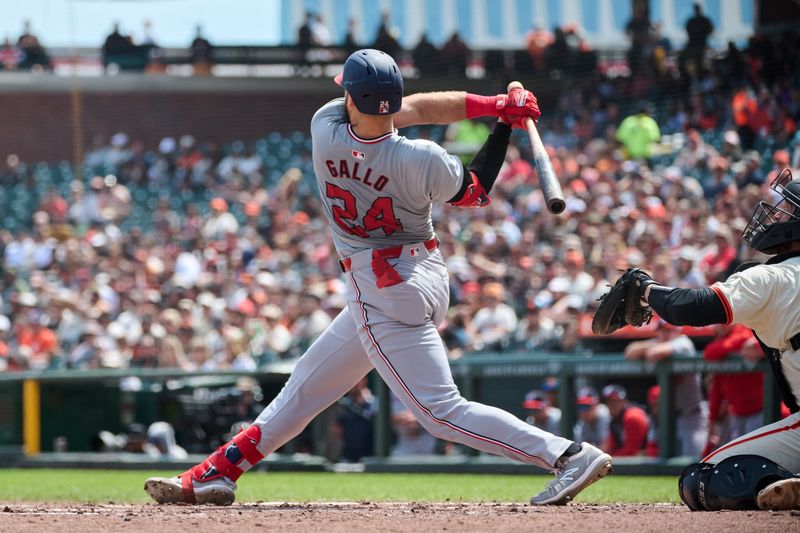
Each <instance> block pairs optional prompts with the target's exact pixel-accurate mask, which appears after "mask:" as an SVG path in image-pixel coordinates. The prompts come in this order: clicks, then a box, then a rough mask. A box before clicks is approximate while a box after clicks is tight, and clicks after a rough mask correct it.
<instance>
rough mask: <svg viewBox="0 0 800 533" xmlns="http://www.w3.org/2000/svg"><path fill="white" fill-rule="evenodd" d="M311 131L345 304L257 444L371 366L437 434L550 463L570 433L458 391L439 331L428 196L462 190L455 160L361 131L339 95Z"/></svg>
mask: <svg viewBox="0 0 800 533" xmlns="http://www.w3.org/2000/svg"><path fill="white" fill-rule="evenodd" d="M311 135H312V138H313V158H314V169H315V171H316V174H317V181H318V184H319V188H320V192H321V194H322V198H323V203H324V204H325V210H326V213H327V215H328V218H329V222H330V226H331V229H332V230H333V236H334V241H335V243H336V247H337V249H338V251H339V254H340V255H341V256H342V257H343V260H342V262H341V263H340V264H341V266H342V267H343V270H345V272H346V280H347V300H348V302H347V303H348V309H346V310H344V311H342V313H340V314H339V316H337V317H336V319H335V320H334V321H333V322H332V323H331V325H330V326H328V328H326V329H325V331H324V332H323V333H322V335H320V336H319V338H318V339H317V340H316V342H314V344H312V345H311V347H310V348H309V349H308V350H307V351H306V353H305V354H303V357H301V358H300V360H299V361H298V363H297V366H296V367H295V369H294V371H293V372H292V375H291V377H290V378H289V381H288V382H287V383H286V386H285V387H284V389H283V390H282V391H281V393H280V394H279V395H278V397H277V398H275V400H274V401H273V402H272V403H271V404H270V405H269V406H267V408H266V409H265V410H264V412H262V413H261V415H260V416H259V417H258V419H257V420H256V421H255V424H256V425H257V426H259V427H260V428H261V432H262V441H261V444H260V445H259V449H260V450H261V451H262V453H264V454H265V455H266V454H268V453H271V452H272V451H274V450H275V449H276V448H277V447H278V446H280V445H281V444H283V443H284V442H286V441H287V440H288V439H290V438H291V437H293V436H294V435H296V434H297V433H298V432H299V431H300V430H301V429H302V428H303V427H304V426H305V425H306V424H307V423H308V421H309V420H311V418H313V417H314V416H316V414H317V413H319V412H320V411H322V410H323V409H324V408H325V407H327V406H328V405H330V404H331V402H333V401H335V400H336V399H338V398H339V397H340V396H341V395H342V394H344V393H345V392H347V391H348V390H349V389H350V388H351V387H352V386H353V384H354V383H356V381H358V379H359V378H361V377H362V376H363V375H364V374H365V373H366V372H367V371H368V370H369V368H370V367H374V368H375V369H376V370H377V371H378V373H379V374H380V376H381V378H382V379H383V380H384V381H385V382H386V384H387V385H388V386H389V388H390V389H391V390H392V392H393V393H394V394H395V396H397V398H398V399H399V400H400V401H401V402H402V403H403V405H404V406H405V407H406V408H407V409H408V410H410V411H411V412H412V413H413V414H414V417H415V418H416V419H417V420H418V421H419V423H420V424H421V425H422V427H424V428H425V429H426V430H427V431H428V432H429V433H430V434H431V435H433V436H434V437H437V438H440V439H446V440H450V441H454V442H458V443H461V444H465V445H468V446H471V447H473V448H476V449H478V450H481V451H485V452H490V453H494V454H499V455H504V456H506V457H509V458H512V459H515V460H517V461H521V462H525V463H531V464H537V465H539V466H542V467H544V468H553V465H554V464H555V462H556V460H557V459H558V458H559V457H560V456H561V455H562V454H563V453H564V451H565V450H566V449H567V448H568V447H569V446H570V444H571V443H570V441H568V440H566V439H562V438H560V437H556V436H555V435H552V434H550V433H547V432H545V431H542V430H540V429H538V428H535V427H533V426H529V425H527V424H525V422H523V421H522V420H519V419H518V418H517V417H515V416H514V415H512V414H510V413H507V412H505V411H502V410H500V409H498V408H496V407H491V406H488V405H482V404H479V403H476V402H469V401H467V400H466V399H465V398H463V397H462V396H461V394H460V393H459V391H458V388H457V387H456V385H455V382H454V381H453V376H452V374H451V372H450V364H449V362H448V359H447V350H446V349H445V347H444V343H443V342H442V338H441V337H440V336H439V332H438V331H437V326H438V325H439V324H440V323H441V322H442V320H443V319H444V316H445V313H446V312H447V306H448V302H449V297H450V294H449V285H448V275H447V266H446V264H445V262H444V259H443V258H442V255H441V253H440V252H439V250H438V249H437V247H436V244H435V241H434V240H433V239H432V237H433V228H432V223H431V204H432V203H433V202H447V201H448V200H450V199H451V198H452V197H453V196H455V195H456V194H457V193H458V191H459V190H460V188H461V183H462V180H463V177H462V173H463V166H462V164H461V162H460V161H459V160H458V159H456V158H455V157H453V156H451V155H449V154H447V153H446V152H445V151H444V150H442V149H441V148H439V147H438V146H436V145H435V144H433V143H430V142H427V141H410V140H408V139H405V138H404V137H401V136H399V135H397V134H396V132H391V133H387V134H386V135H384V136H382V137H380V138H377V139H369V140H368V139H359V138H358V137H357V136H356V135H355V133H354V132H353V130H352V129H351V128H350V125H349V123H348V122H347V120H346V116H345V107H344V100H343V99H338V100H334V101H332V102H330V103H328V104H326V105H325V106H323V107H322V108H321V109H320V110H319V111H318V112H317V113H316V114H315V115H314V118H313V119H312V121H311ZM387 257H388V259H387ZM389 261H391V263H389Z"/></svg>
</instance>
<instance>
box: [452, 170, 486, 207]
mask: <svg viewBox="0 0 800 533" xmlns="http://www.w3.org/2000/svg"><path fill="white" fill-rule="evenodd" d="M464 180H465V181H466V187H464V188H463V191H462V193H461V194H459V195H456V198H454V199H453V200H451V201H450V202H449V203H450V205H452V206H455V207H484V206H487V205H489V203H490V202H491V200H490V199H489V197H488V196H487V195H486V190H485V189H484V188H483V185H481V182H480V181H479V180H478V177H477V176H476V175H475V173H474V172H468V174H467V173H465V175H464Z"/></svg>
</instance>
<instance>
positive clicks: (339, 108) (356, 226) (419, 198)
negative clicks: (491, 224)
mask: <svg viewBox="0 0 800 533" xmlns="http://www.w3.org/2000/svg"><path fill="white" fill-rule="evenodd" d="M311 137H312V140H313V154H314V172H315V174H316V175H317V184H318V185H319V191H320V196H321V197H322V200H323V204H324V206H325V213H326V215H327V216H328V220H329V221H330V226H331V230H332V231H333V241H334V244H335V245H336V249H337V250H338V251H339V253H340V254H341V255H342V256H347V255H351V254H353V253H355V252H358V251H359V250H364V249H366V248H384V247H387V246H396V245H398V244H401V245H402V244H411V243H415V242H421V241H425V240H427V239H430V238H431V237H433V224H432V222H431V207H432V204H433V203H434V202H438V203H443V202H447V201H448V200H450V199H451V198H453V196H455V195H456V193H458V191H459V189H460V188H461V183H462V179H463V178H462V173H463V166H462V164H461V160H460V159H458V158H457V157H455V156H453V155H450V154H448V153H447V152H446V151H445V150H444V149H442V148H441V147H440V146H438V145H437V144H435V143H432V142H430V141H426V140H410V139H407V138H405V137H403V136H400V135H397V132H396V131H395V132H392V133H387V134H386V135H383V136H382V137H378V138H377V139H369V140H367V139H360V138H359V137H358V136H357V135H356V134H355V132H354V131H353V130H352V128H351V127H350V124H349V123H348V121H347V117H346V115H345V105H344V98H337V99H336V100H332V101H331V102H328V103H327V104H325V105H324V106H322V107H321V108H320V109H319V111H317V112H316V114H314V117H313V118H312V119H311Z"/></svg>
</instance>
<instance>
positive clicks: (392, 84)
mask: <svg viewBox="0 0 800 533" xmlns="http://www.w3.org/2000/svg"><path fill="white" fill-rule="evenodd" d="M334 81H335V82H336V83H338V84H339V85H341V86H342V87H344V89H345V90H346V91H347V92H348V93H349V94H350V98H352V100H353V103H354V104H355V106H356V109H358V110H359V111H361V112H362V113H364V114H365V115H388V114H391V113H397V112H398V111H400V107H401V106H402V105H403V76H402V75H401V74H400V69H399V68H397V63H395V62H394V59H392V57H391V56H390V55H388V54H385V53H383V52H381V51H380V50H373V49H370V48H365V49H364V50H358V51H357V52H353V53H352V54H350V57H348V58H347V61H345V63H344V70H343V71H342V73H341V74H339V75H338V76H336V77H335V78H334Z"/></svg>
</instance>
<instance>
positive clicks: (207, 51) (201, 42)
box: [189, 24, 214, 74]
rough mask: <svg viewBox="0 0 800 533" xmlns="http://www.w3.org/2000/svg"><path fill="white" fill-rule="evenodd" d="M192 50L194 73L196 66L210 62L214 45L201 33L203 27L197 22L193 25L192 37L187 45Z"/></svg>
mask: <svg viewBox="0 0 800 533" xmlns="http://www.w3.org/2000/svg"><path fill="white" fill-rule="evenodd" d="M189 48H190V49H191V51H192V63H193V64H194V66H195V74H197V72H196V70H197V68H198V66H201V65H208V64H210V63H211V62H212V55H211V54H212V52H213V50H214V47H213V46H211V43H210V42H209V41H208V39H206V38H205V36H204V35H203V27H202V26H200V25H199V24H198V25H197V26H196V27H195V34H194V39H193V40H192V44H190V45H189Z"/></svg>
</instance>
